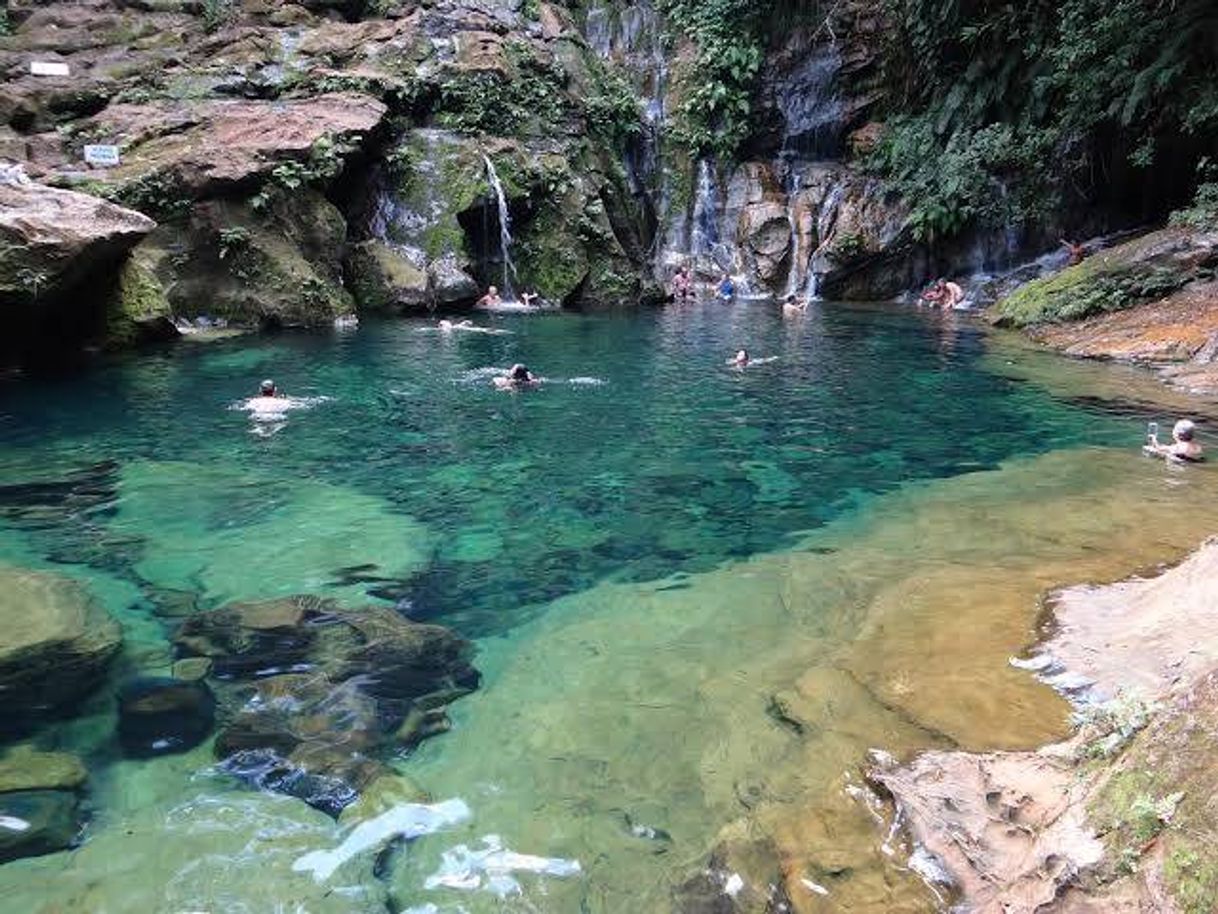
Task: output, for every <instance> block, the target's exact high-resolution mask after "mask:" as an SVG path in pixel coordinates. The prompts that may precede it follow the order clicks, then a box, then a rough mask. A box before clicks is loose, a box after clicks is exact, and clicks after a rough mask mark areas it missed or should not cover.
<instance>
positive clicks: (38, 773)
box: [0, 744, 88, 794]
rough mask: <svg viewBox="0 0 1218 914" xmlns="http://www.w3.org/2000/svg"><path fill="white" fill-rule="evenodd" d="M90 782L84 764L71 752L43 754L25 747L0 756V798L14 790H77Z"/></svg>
mask: <svg viewBox="0 0 1218 914" xmlns="http://www.w3.org/2000/svg"><path fill="white" fill-rule="evenodd" d="M87 778H88V772H87V771H86V770H85V766H84V763H83V762H81V760H80V759H79V758H77V757H76V756H74V755H72V754H70V753H68V752H40V751H39V750H37V749H35V748H33V747H32V746H30V745H29V744H22V745H20V746H14V747H13V748H11V749H9V750H8V751H7V752H5V753H4V754H3V755H0V794H3V793H10V792H12V791H14V790H78V789H80V788H81V787H83V786H84V783H85V780H86V779H87Z"/></svg>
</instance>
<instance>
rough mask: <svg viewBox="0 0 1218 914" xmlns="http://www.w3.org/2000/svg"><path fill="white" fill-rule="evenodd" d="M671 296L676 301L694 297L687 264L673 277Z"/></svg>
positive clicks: (691, 277)
mask: <svg viewBox="0 0 1218 914" xmlns="http://www.w3.org/2000/svg"><path fill="white" fill-rule="evenodd" d="M672 294H673V297H674V298H676V299H677V300H678V301H685V300H686V299H690V298H693V297H694V278H693V276H691V275H690V272H689V265H688V264H686V265H685V266H683V267H681V269H679V270H677V275H676V276H674V277H673V280H672Z"/></svg>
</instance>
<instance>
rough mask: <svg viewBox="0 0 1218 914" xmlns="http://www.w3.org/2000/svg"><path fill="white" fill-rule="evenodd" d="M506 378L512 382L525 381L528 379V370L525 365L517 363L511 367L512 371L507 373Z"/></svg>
mask: <svg viewBox="0 0 1218 914" xmlns="http://www.w3.org/2000/svg"><path fill="white" fill-rule="evenodd" d="M508 377H510V378H511V379H512V380H513V381H527V380H528V379H529V369H528V366H527V365H521V364H520V363H519V362H517V363H516V364H515V365H513V366H512V370H511V371H510V372H508Z"/></svg>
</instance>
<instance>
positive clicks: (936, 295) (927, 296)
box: [919, 278, 947, 308]
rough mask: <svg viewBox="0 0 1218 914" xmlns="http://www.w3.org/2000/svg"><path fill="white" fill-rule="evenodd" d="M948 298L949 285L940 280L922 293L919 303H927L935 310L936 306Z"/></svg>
mask: <svg viewBox="0 0 1218 914" xmlns="http://www.w3.org/2000/svg"><path fill="white" fill-rule="evenodd" d="M946 298H947V283H946V282H945V281H944V280H943V279H941V278H940V279H936V280H935V281H934V282H932V283H931V284H930V286H929V287H928V288H927V289H926V291H925V292H923V293H922V295H921V297H920V298H919V301H922V302H926V304H928V305H930V306H931V307H932V308H933V307H935V306H936V305H941V304H942V303H943V301H944V299H946Z"/></svg>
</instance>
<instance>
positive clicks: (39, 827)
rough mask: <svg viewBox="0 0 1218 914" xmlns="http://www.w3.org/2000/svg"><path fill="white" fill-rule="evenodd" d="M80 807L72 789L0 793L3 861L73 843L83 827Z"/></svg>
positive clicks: (46, 851) (0, 838)
mask: <svg viewBox="0 0 1218 914" xmlns="http://www.w3.org/2000/svg"><path fill="white" fill-rule="evenodd" d="M77 811H78V801H77V797H76V794H75V793H72V792H71V791H69V790H17V791H13V792H11V793H0V863H5V862H7V861H9V860H16V859H17V858H18V857H35V856H38V855H40V854H50V853H53V852H54V851H58V850H63V849H64V848H66V847H70V846H71V844H72V842H73V841H75V840H76V835H77V833H78V832H79V831H80V822H79V819H78V816H77Z"/></svg>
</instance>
